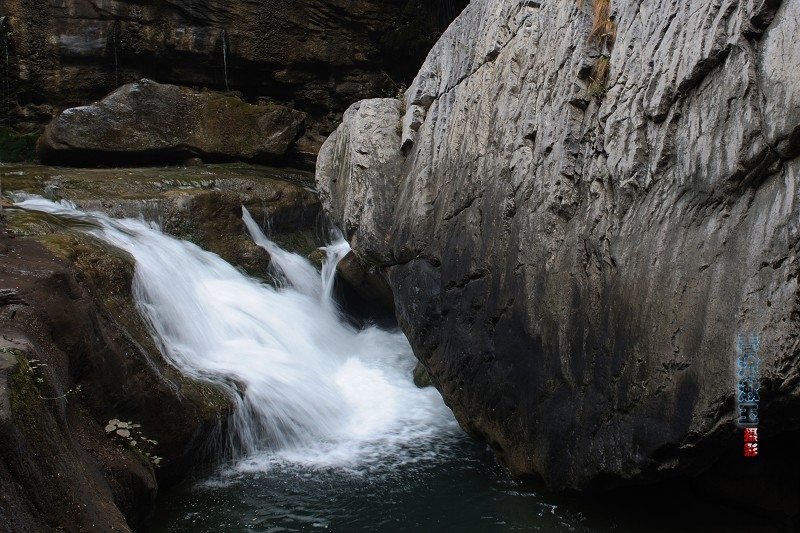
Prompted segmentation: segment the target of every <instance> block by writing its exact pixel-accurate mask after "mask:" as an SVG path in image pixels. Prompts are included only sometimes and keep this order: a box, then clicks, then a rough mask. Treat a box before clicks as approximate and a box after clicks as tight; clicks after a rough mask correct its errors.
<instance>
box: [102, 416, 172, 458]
mask: <svg viewBox="0 0 800 533" xmlns="http://www.w3.org/2000/svg"><path fill="white" fill-rule="evenodd" d="M141 427H142V426H141V424H135V423H133V422H130V421H128V422H122V421H120V420H117V419H116V418H113V419H111V420H109V421H108V424H106V428H105V429H106V435H109V436H111V437H116V438H117V439H119V440H121V441H122V442H124V443H126V444H127V445H128V446H130V447H131V448H137V449H139V450H140V451H141V452H142V454H144V456H145V457H146V458H147V459H148V460H149V461H150V462H151V463H153V466H159V465H160V464H161V461H162V460H163V457H159V456H158V455H154V454H152V453H150V449H151V447H153V446H157V445H158V442H157V441H155V440H153V439H148V438H147V437H145V436H144V435H143V434H142V432H141V430H140V428H141Z"/></svg>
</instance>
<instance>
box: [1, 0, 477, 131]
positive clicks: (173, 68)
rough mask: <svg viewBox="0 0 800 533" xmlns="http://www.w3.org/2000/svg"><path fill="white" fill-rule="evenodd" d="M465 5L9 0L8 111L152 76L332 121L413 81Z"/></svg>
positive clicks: (26, 112)
mask: <svg viewBox="0 0 800 533" xmlns="http://www.w3.org/2000/svg"><path fill="white" fill-rule="evenodd" d="M466 4H467V1H466V0H450V1H448V2H417V1H412V0H310V1H304V2H282V1H276V0H268V1H263V0H244V1H241V0H237V1H233V0H212V1H208V2H193V1H188V0H167V1H164V2H156V3H150V2H139V3H136V4H131V3H130V2H125V1H121V0H104V1H102V2H98V1H95V0H74V1H71V2H67V3H58V4H47V3H44V4H37V3H30V2H27V1H24V0H7V1H6V2H4V4H3V6H4V9H3V15H5V16H6V20H5V25H4V27H3V28H2V29H0V33H2V34H3V36H5V37H7V39H5V42H6V43H7V45H8V46H7V48H6V51H7V52H8V55H7V56H6V57H8V58H9V59H8V61H7V63H8V64H7V65H6V68H7V69H8V73H9V74H10V76H8V77H6V78H4V79H5V80H6V83H7V86H6V90H10V92H11V96H10V97H9V98H8V100H9V103H10V105H9V106H5V105H4V106H2V108H0V116H2V115H3V114H4V113H7V112H9V113H10V114H11V116H10V117H9V122H10V123H11V124H15V123H16V125H17V126H21V125H22V123H25V124H26V125H27V124H43V123H45V124H46V122H47V120H49V118H48V119H47V120H45V122H42V117H40V116H38V115H39V113H40V111H46V110H45V108H46V106H53V107H54V108H56V110H59V109H65V108H67V107H73V106H76V105H82V104H84V103H86V102H91V101H94V100H97V99H98V98H100V97H102V96H103V95H104V94H107V93H109V92H111V91H112V90H114V89H115V88H117V87H119V86H120V85H123V84H125V83H130V82H132V81H134V80H138V79H140V78H150V79H154V80H156V81H159V82H161V83H172V84H176V85H186V86H191V87H208V88H211V89H214V90H219V91H229V90H232V91H241V92H242V93H243V95H244V97H245V99H247V101H250V102H255V101H256V100H257V99H259V98H260V97H264V96H266V97H270V98H272V99H275V100H277V101H280V102H292V101H294V102H295V105H296V107H297V108H298V109H301V110H303V111H306V112H309V113H310V114H312V115H314V116H315V117H316V120H317V121H318V122H320V123H321V125H326V124H328V123H329V121H328V120H327V119H326V118H325V117H326V115H327V113H329V112H333V113H342V112H343V111H344V110H345V109H346V108H347V106H348V105H350V104H351V103H353V102H355V101H356V100H359V99H362V98H366V97H369V96H373V95H377V94H383V93H385V92H386V91H389V92H391V93H392V94H394V93H395V92H396V84H401V83H403V82H404V81H405V82H406V83H407V82H408V81H409V80H410V78H411V77H413V73H414V72H415V71H416V69H417V68H418V67H419V65H420V64H421V63H422V61H423V60H424V59H425V55H426V54H427V52H428V50H430V47H431V46H432V45H433V43H434V42H435V40H436V38H437V37H438V35H439V34H440V33H441V32H442V31H443V30H444V28H446V27H447V25H448V24H449V23H450V21H452V20H453V18H454V17H455V15H456V14H457V13H458V11H460V10H461V9H462V8H463V7H464V6H465V5H466ZM406 77H407V79H406ZM392 80H394V81H392ZM4 94H5V93H4ZM5 97H6V96H3V98H5ZM50 118H52V115H51V116H50ZM325 127H328V126H325Z"/></svg>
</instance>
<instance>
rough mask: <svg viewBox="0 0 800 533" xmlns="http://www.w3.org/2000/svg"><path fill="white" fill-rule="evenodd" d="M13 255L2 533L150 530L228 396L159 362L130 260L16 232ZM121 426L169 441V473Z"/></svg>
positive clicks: (1, 394) (6, 279)
mask: <svg viewBox="0 0 800 533" xmlns="http://www.w3.org/2000/svg"><path fill="white" fill-rule="evenodd" d="M0 248H1V249H0V259H2V263H1V266H0V287H2V291H3V294H4V298H3V299H2V301H1V302H0V305H1V306H0V313H1V314H0V333H1V334H2V335H1V338H0V485H2V487H3V490H2V496H0V519H2V520H1V521H0V524H2V526H1V527H0V529H2V530H3V531H21V532H28V531H30V532H39V531H56V530H69V531H96V530H106V531H129V530H130V528H135V529H138V528H141V527H142V526H143V525H144V523H145V521H146V519H147V517H148V515H149V513H150V512H151V511H152V508H153V505H154V503H155V496H156V490H157V487H158V484H159V483H165V484H168V483H175V482H176V481H177V480H179V479H181V477H183V476H184V475H185V474H186V472H187V471H188V469H189V468H190V467H191V465H192V464H194V463H196V462H197V461H198V460H199V459H200V458H201V457H202V456H203V454H204V453H205V449H204V448H205V446H206V445H207V444H209V443H210V439H211V437H212V436H213V435H214V434H215V432H217V431H219V429H220V426H221V425H222V424H224V422H225V419H226V416H227V415H226V413H227V411H228V410H229V403H228V400H227V399H226V398H225V397H224V396H223V395H222V394H221V393H220V392H218V391H215V390H214V389H213V388H211V387H208V386H206V385H203V384H200V383H198V382H194V381H192V380H189V379H186V378H184V377H182V376H181V375H180V374H179V373H177V372H176V371H175V370H174V369H172V368H171V367H169V366H168V365H167V364H166V363H165V361H164V360H163V359H162V358H161V357H160V355H159V352H158V350H157V349H156V347H155V346H154V345H153V342H152V341H151V340H150V338H149V335H148V334H147V331H146V329H145V327H144V324H143V323H142V321H141V320H140V319H139V317H138V314H137V313H136V310H135V308H134V306H133V303H132V296H131V294H130V287H131V278H132V275H133V267H132V262H131V260H130V258H128V257H126V256H124V254H121V253H114V252H113V251H111V250H108V249H107V248H105V247H103V246H102V245H101V244H100V243H99V242H97V241H94V240H93V239H90V238H88V237H75V236H69V235H66V234H61V235H56V234H52V235H48V236H46V237H43V240H42V241H41V242H35V241H34V239H32V238H26V237H18V238H9V237H8V236H7V235H6V236H4V237H3V238H2V239H1V240H0ZM165 406H169V408H168V409H165V408H164V407H165ZM113 418H118V419H122V420H126V421H127V420H131V421H135V423H138V424H141V426H142V429H141V431H142V434H143V435H146V436H147V438H149V439H153V440H154V441H157V445H153V446H152V447H149V446H148V447H147V448H149V449H150V451H152V452H154V453H155V454H156V455H158V456H160V457H163V462H162V463H161V465H160V466H159V467H157V468H155V469H154V465H153V464H152V463H151V461H150V460H148V459H147V458H146V457H145V456H144V455H143V448H144V449H147V448H145V447H146V444H145V443H144V442H140V443H139V444H138V445H137V447H132V446H130V445H129V443H128V441H126V440H125V439H120V438H118V437H117V436H116V435H109V434H107V433H106V432H105V431H104V426H105V425H106V423H107V422H108V421H109V420H111V419H113Z"/></svg>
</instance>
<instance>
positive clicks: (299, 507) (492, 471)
mask: <svg viewBox="0 0 800 533" xmlns="http://www.w3.org/2000/svg"><path fill="white" fill-rule="evenodd" d="M437 444H438V445H437V446H436V448H437V450H436V451H435V452H432V453H429V454H425V453H422V454H420V455H418V456H417V457H415V458H414V457H407V458H406V461H405V462H404V463H403V464H386V463H383V462H381V463H379V464H373V465H371V466H369V467H361V468H359V467H356V468H353V469H349V470H345V469H341V468H337V469H327V470H319V469H313V468H304V467H301V466H296V465H290V464H280V463H279V462H274V463H273V464H272V465H271V466H269V467H266V468H265V467H264V466H263V464H260V465H259V466H258V468H262V469H263V470H262V471H260V472H258V471H250V472H241V471H239V472H237V473H228V474H226V475H224V476H215V477H212V478H209V479H206V480H202V481H199V482H195V483H193V484H190V485H187V486H184V487H181V488H178V489H176V490H173V491H172V492H170V493H169V494H167V495H166V496H165V497H163V498H162V500H161V501H160V505H159V509H158V513H157V516H156V517H155V520H154V524H153V527H152V529H151V531H154V532H174V533H177V532H197V533H225V532H250V531H253V532H262V533H278V532H290V531H330V532H366V531H371V532H372V531H374V532H387V533H391V532H442V531H444V532H451V531H452V532H466V533H471V532H475V533H494V532H507V531H542V532H579V533H584V532H586V533H598V532H603V533H608V532H615V533H634V532H647V531H652V532H683V531H691V532H698V533H699V532H704V533H705V532H720V533H722V532H745V531H747V532H760V531H764V532H767V531H782V530H784V529H783V528H778V527H774V526H772V527H770V526H768V525H767V524H766V523H765V522H764V521H763V520H760V519H758V518H756V517H752V516H749V515H746V514H745V513H742V512H741V511H743V510H740V512H737V510H736V509H735V508H728V507H723V506H718V505H714V504H711V503H708V502H703V501H695V500H693V499H692V498H691V497H687V495H686V494H669V493H667V494H664V493H661V494H658V495H654V496H653V498H652V499H651V500H648V498H644V501H645V502H648V503H645V504H643V503H642V501H635V502H634V501H630V502H626V501H616V502H615V501H613V500H612V501H607V500H603V501H595V500H594V499H593V498H591V497H582V498H574V497H563V496H554V495H550V494H548V493H547V492H546V491H545V490H544V488H543V487H541V486H540V485H539V484H537V483H533V482H524V481H520V480H516V479H513V478H511V477H510V476H509V475H508V473H507V472H506V471H505V470H504V469H503V468H502V467H501V466H499V465H498V464H497V463H496V462H495V460H494V458H493V455H492V453H491V452H490V451H488V450H486V449H485V448H484V447H483V446H482V445H480V444H479V443H476V442H473V441H471V440H470V439H468V438H467V437H465V436H461V435H449V436H447V437H446V439H444V440H442V441H440V442H439V443H437ZM418 451H419V450H418Z"/></svg>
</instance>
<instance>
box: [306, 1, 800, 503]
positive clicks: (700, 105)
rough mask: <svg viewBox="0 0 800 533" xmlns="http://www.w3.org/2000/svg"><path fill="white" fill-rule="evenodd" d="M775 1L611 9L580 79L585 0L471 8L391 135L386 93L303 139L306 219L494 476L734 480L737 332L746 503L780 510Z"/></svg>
mask: <svg viewBox="0 0 800 533" xmlns="http://www.w3.org/2000/svg"><path fill="white" fill-rule="evenodd" d="M797 6H798V4H797V3H796V2H790V1H784V2H749V3H747V2H739V3H736V2H722V3H721V4H720V3H717V4H713V3H707V4H704V5H703V7H702V8H700V9H699V10H698V9H697V6H690V5H689V4H688V3H686V2H682V1H679V0H658V1H650V2H643V3H642V2H639V3H625V2H619V3H618V2H613V3H612V13H611V15H612V18H613V22H614V23H615V24H616V30H617V39H616V43H615V44H614V45H613V49H612V50H611V52H610V57H609V68H610V71H609V77H608V81H607V85H606V87H605V89H604V91H596V90H592V91H590V84H591V82H590V80H589V78H588V76H587V75H586V74H585V72H586V71H587V65H592V64H593V63H594V62H595V61H596V58H597V57H598V55H599V54H600V52H601V50H599V48H598V45H597V43H595V42H591V41H590V40H588V39H587V37H588V34H589V28H590V24H591V17H592V13H591V3H590V2H583V3H581V2H574V3H569V5H568V6H566V7H565V5H564V4H560V3H554V2H549V3H545V2H497V1H491V0H477V1H476V0H473V2H471V3H470V5H469V6H468V8H467V9H466V10H465V11H464V12H463V13H462V14H461V16H460V17H459V18H458V19H457V20H456V22H455V23H454V24H453V25H452V26H451V27H450V28H449V29H448V31H447V32H445V34H444V35H443V36H442V38H441V39H440V41H439V42H438V43H437V45H436V46H435V47H434V49H433V50H432V52H431V53H430V55H429V56H428V59H427V60H426V62H425V64H424V65H423V67H422V69H421V70H420V73H419V74H418V76H417V78H416V79H415V81H414V83H413V84H412V85H411V86H410V88H409V90H408V91H407V92H406V93H405V97H404V101H403V108H404V109H405V118H404V119H403V120H402V123H401V124H402V125H401V126H400V127H401V128H402V130H401V131H398V132H396V133H392V132H393V131H394V130H395V129H396V128H398V123H399V122H400V119H399V117H398V116H397V112H396V110H397V109H399V107H398V106H399V105H400V104H399V102H398V103H394V104H393V103H391V102H387V101H383V100H377V101H367V102H360V103H359V104H356V105H354V106H353V107H352V108H351V109H350V110H349V111H348V112H347V113H346V114H345V118H344V121H343V123H342V125H341V126H340V128H339V129H338V130H337V131H336V132H335V133H334V134H333V135H331V137H329V139H328V140H327V141H326V144H325V145H324V146H323V148H322V150H321V152H320V159H319V161H318V164H317V183H318V187H319V190H320V195H321V198H322V201H323V204H324V207H325V209H326V211H328V212H329V213H330V214H331V215H332V217H333V218H334V220H335V221H336V222H338V223H339V224H341V226H342V227H343V228H344V229H345V230H346V236H347V237H348V238H350V239H351V242H352V244H353V249H354V251H355V252H356V254H358V255H359V257H361V258H362V259H364V260H365V261H367V262H370V263H372V264H375V265H378V266H381V267H382V268H383V271H384V273H385V275H386V276H387V277H388V279H389V281H390V284H391V286H392V290H393V293H394V297H395V302H396V308H397V315H398V320H399V322H400V324H401V326H402V328H403V330H404V331H405V333H406V335H407V336H408V337H409V340H410V341H411V344H412V346H413V348H414V351H415V353H416V354H417V357H418V358H419V359H420V361H421V362H422V364H423V365H424V367H425V368H426V369H427V370H428V371H429V372H430V374H431V377H432V381H433V383H434V384H435V385H436V386H437V387H438V388H439V390H440V391H441V392H442V394H443V396H444V398H445V399H446V401H447V403H448V405H450V406H451V407H452V409H453V411H454V413H455V415H456V417H457V418H458V420H459V422H460V423H461V425H462V427H463V428H464V429H466V430H467V431H468V432H470V433H471V434H473V435H475V436H478V437H481V438H483V439H485V440H486V441H488V442H489V443H490V444H491V445H492V446H493V447H494V448H495V449H496V450H497V451H498V453H499V454H500V456H501V457H502V459H503V460H504V461H505V463H506V464H507V465H509V467H510V468H511V469H512V470H513V471H514V472H516V473H520V474H538V475H540V476H542V477H543V478H544V480H545V481H546V483H547V484H548V485H549V486H550V487H552V488H554V489H568V488H572V489H585V488H587V487H589V488H591V487H608V486H613V485H615V484H625V483H646V482H652V481H657V480H663V479H665V478H667V477H670V476H678V475H687V476H699V475H701V474H703V473H704V472H708V469H709V468H712V465H713V468H712V469H714V470H716V471H717V472H720V471H736V472H739V471H741V472H742V476H743V481H742V482H743V483H747V481H744V478H746V479H748V480H749V479H750V478H752V477H753V476H757V475H758V474H757V472H756V468H755V467H749V466H745V465H744V464H743V461H746V460H747V459H744V458H743V457H742V433H741V430H737V429H736V428H735V426H734V420H735V418H736V416H737V411H736V394H735V393H736V383H737V377H736V335H737V333H738V332H745V331H753V332H757V333H759V334H760V336H761V342H762V346H763V347H764V350H763V356H762V360H761V361H762V362H761V365H762V366H761V370H762V381H761V399H762V403H761V409H762V413H763V414H764V418H763V419H762V425H761V426H760V434H762V435H768V436H769V437H764V438H765V439H768V440H765V446H774V448H773V449H774V451H775V453H776V455H774V456H772V455H768V456H767V457H760V458H759V460H760V461H762V463H761V464H762V466H763V467H764V468H763V469H762V470H760V471H762V472H766V471H769V472H772V473H775V472H780V471H782V470H783V471H785V472H789V474H788V477H787V476H783V477H779V476H773V477H770V479H771V480H773V481H775V486H776V488H775V489H774V491H773V492H771V493H770V494H765V493H760V494H761V495H760V496H759V501H758V504H759V505H761V506H764V507H770V508H773V509H775V508H780V510H781V511H783V512H790V513H796V512H797V511H798V502H800V497H798V494H797V486H796V483H794V482H790V481H788V479H789V478H791V476H792V475H796V474H797V472H798V470H800V468H798V461H797V459H796V458H795V457H794V456H793V455H791V454H789V453H787V452H786V449H788V448H790V446H785V445H783V444H781V443H792V442H796V440H797V439H796V437H797V435H798V432H800V415H798V413H800V388H799V387H798V383H800V381H798V377H797V371H796V368H797V367H798V366H800V351H798V345H800V322H798V316H800V298H798V285H797V283H798V278H797V275H798V271H799V270H800V263H799V262H798V250H800V249H799V248H798V246H800V245H799V244H798V243H800V236H798V226H797V220H798V219H799V217H800V202H798V196H797V183H798V180H799V179H800V159H799V158H798V152H797V139H796V136H797V131H798V126H799V125H800V123H799V122H798V120H797V114H796V113H795V112H794V111H792V110H796V109H798V106H799V105H800V104H798V101H797V93H796V87H794V88H792V84H791V83H789V84H787V83H786V79H787V78H786V76H788V75H789V74H788V73H790V72H792V73H794V72H797V71H798V70H800V64H798V58H797V54H796V52H795V49H796V47H794V48H792V47H791V46H789V47H788V48H787V44H786V43H787V42H788V39H790V37H789V36H791V35H794V33H796V32H792V31H789V30H787V28H789V27H792V28H796V27H797V20H798V18H797V10H798V7H797ZM795 85H796V84H795ZM779 107H780V108H781V109H782V110H783V111H778V109H779ZM367 110H370V112H367ZM364 132H369V133H364ZM373 132H377V133H378V134H377V135H375V134H373ZM771 412H772V413H774V417H773V416H772V415H771V414H770V413H771ZM766 442H769V443H771V444H766ZM781 465H783V466H781ZM770 476H772V474H770ZM712 477H713V476H712ZM758 486H763V483H758ZM782 491H783V492H782ZM785 491H789V492H785ZM779 492H781V493H783V494H784V495H785V494H789V493H790V494H791V495H790V496H788V497H781V498H778V497H774V498H773V496H775V495H776V493H779ZM778 502H780V503H778ZM787 502H788V503H787Z"/></svg>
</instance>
